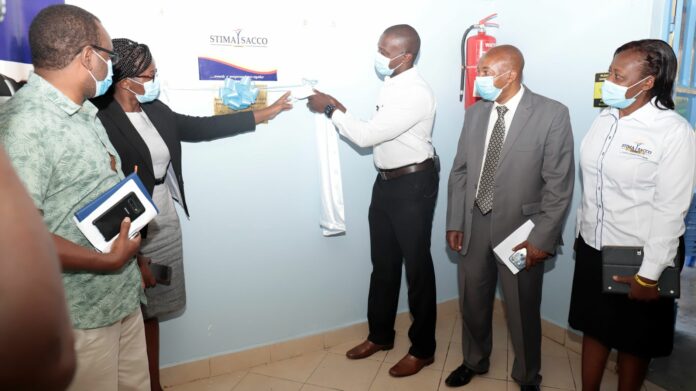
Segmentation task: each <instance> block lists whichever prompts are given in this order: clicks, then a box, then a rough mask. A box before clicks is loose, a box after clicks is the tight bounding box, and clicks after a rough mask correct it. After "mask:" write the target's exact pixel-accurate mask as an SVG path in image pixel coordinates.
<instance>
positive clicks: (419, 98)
mask: <svg viewBox="0 0 696 391" xmlns="http://www.w3.org/2000/svg"><path fill="white" fill-rule="evenodd" d="M419 50H420V37H419V36H418V33H417V32H416V30H415V29H414V28H413V27H411V26H408V25H396V26H392V27H389V28H388V29H386V30H385V31H384V33H383V34H382V35H381V37H380V39H379V42H378V53H377V56H376V58H375V69H376V71H377V72H378V73H379V74H380V75H381V76H383V77H384V86H383V87H382V90H381V91H380V94H379V98H378V100H377V112H376V113H375V115H374V116H373V117H372V119H370V120H369V121H363V120H360V119H358V118H355V117H353V116H352V115H351V114H350V113H349V112H347V110H346V108H345V107H344V106H343V105H342V104H341V103H340V102H339V101H337V100H336V99H334V98H333V97H331V96H329V95H326V94H323V93H320V92H317V93H316V94H315V95H313V96H311V97H310V98H309V102H308V104H307V106H308V107H309V108H310V110H312V111H314V112H319V113H321V112H323V113H325V114H326V115H327V116H328V117H329V118H331V120H332V121H333V123H334V125H335V126H336V127H337V128H338V131H339V132H340V133H341V134H342V135H343V136H345V137H346V138H348V139H349V140H350V141H351V142H353V143H355V144H356V145H358V146H360V147H372V148H373V152H374V162H375V166H376V168H377V170H378V171H379V174H378V175H377V179H376V180H375V185H374V187H373V191H372V202H371V204H370V212H369V223H370V248H371V253H372V266H373V271H372V276H371V278H370V293H369V298H368V309H367V318H368V323H369V327H370V334H369V336H368V337H367V340H365V341H364V342H363V343H361V344H360V345H358V346H356V347H354V348H353V349H351V350H349V351H348V352H347V353H346V356H348V358H350V359H361V358H366V357H369V356H371V355H372V354H374V353H376V352H378V351H380V350H389V349H391V348H392V347H393V346H394V335H395V332H394V320H395V317H396V309H397V304H398V299H399V288H400V285H401V268H402V263H403V264H404V265H405V268H406V281H407V282H408V302H409V307H410V309H411V315H412V316H413V323H412V325H411V328H410V329H409V333H408V335H409V338H410V339H411V348H410V349H409V352H408V354H407V355H406V356H405V357H404V358H402V359H401V361H399V362H398V363H397V364H396V365H394V366H393V367H392V368H391V369H390V370H389V374H390V375H392V376H395V377H402V376H409V375H413V374H415V373H417V372H418V371H420V370H421V369H422V368H423V367H425V366H426V365H430V364H432V363H433V356H434V354H435V319H436V302H435V297H436V294H435V273H434V270H433V260H432V257H431V255H430V235H431V230H432V222H433V212H434V210H435V201H436V199H437V190H438V182H439V177H438V172H437V164H436V159H437V157H436V156H435V151H434V148H433V145H432V140H431V135H432V130H433V121H434V120H435V97H434V95H433V92H432V90H431V89H430V86H428V84H427V83H426V82H425V80H423V78H422V77H421V76H420V74H419V73H418V70H417V69H416V68H415V67H414V62H415V60H416V58H417V57H418V51H419Z"/></svg>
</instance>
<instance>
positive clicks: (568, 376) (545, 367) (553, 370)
mask: <svg viewBox="0 0 696 391" xmlns="http://www.w3.org/2000/svg"><path fill="white" fill-rule="evenodd" d="M510 368H512V367H510ZM541 375H542V377H543V379H542V381H541V384H542V385H543V386H546V387H553V388H560V389H562V390H575V381H574V380H573V372H572V370H571V369H570V360H569V359H568V358H559V357H553V356H544V355H542V356H541Z"/></svg>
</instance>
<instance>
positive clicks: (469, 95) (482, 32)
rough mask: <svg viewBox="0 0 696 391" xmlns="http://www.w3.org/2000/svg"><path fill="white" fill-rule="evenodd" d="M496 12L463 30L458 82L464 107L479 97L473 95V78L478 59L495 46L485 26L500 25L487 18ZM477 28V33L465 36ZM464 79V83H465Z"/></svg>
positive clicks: (490, 17)
mask: <svg viewBox="0 0 696 391" xmlns="http://www.w3.org/2000/svg"><path fill="white" fill-rule="evenodd" d="M496 16H498V14H497V13H496V14H491V15H488V16H486V17H485V18H483V19H481V20H479V22H478V23H477V24H472V25H471V26H470V27H469V28H468V29H466V31H465V32H464V36H463V37H462V76H461V80H460V82H459V101H460V102H461V101H462V97H464V96H466V99H465V100H464V108H468V107H469V106H471V105H473V104H474V103H476V101H477V100H479V99H480V98H478V97H474V80H475V79H476V65H477V64H478V61H479V59H480V58H481V57H482V56H483V55H484V54H486V52H487V51H489V50H490V49H491V48H493V47H495V42H496V41H495V37H493V36H491V35H488V34H486V27H500V26H498V24H497V23H490V22H489V20H491V19H493V18H495V17H496ZM473 29H478V34H476V35H474V36H473V37H470V38H469V39H467V38H466V36H467V35H469V32H471V30H473ZM465 81H466V83H465Z"/></svg>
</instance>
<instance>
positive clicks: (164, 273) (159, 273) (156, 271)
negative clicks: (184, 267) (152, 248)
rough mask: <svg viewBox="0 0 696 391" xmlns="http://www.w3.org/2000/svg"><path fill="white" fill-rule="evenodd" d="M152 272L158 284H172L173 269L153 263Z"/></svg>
mask: <svg viewBox="0 0 696 391" xmlns="http://www.w3.org/2000/svg"><path fill="white" fill-rule="evenodd" d="M150 271H151V272H152V276H153V277H155V281H157V283H158V284H162V285H169V284H171V283H172V267H171V266H167V265H162V264H161V263H154V262H153V263H151V264H150Z"/></svg>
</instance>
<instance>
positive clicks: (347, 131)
mask: <svg viewBox="0 0 696 391" xmlns="http://www.w3.org/2000/svg"><path fill="white" fill-rule="evenodd" d="M331 119H332V121H333V123H334V125H336V127H337V128H338V131H339V132H340V133H341V134H342V135H343V136H345V137H347V138H348V139H349V140H350V141H352V142H353V143H355V144H356V145H358V146H360V147H373V158H374V162H375V166H377V168H380V169H393V168H398V167H403V166H407V165H409V164H413V163H420V162H422V161H424V160H426V159H428V158H431V157H433V155H434V149H433V145H432V133H433V122H434V121H435V95H434V94H433V91H432V89H431V88H430V86H429V85H428V83H426V82H425V80H423V78H422V77H421V76H420V74H419V73H418V70H417V69H416V68H415V67H414V68H411V69H409V70H407V71H404V72H403V73H401V74H399V75H398V76H395V77H391V78H390V77H388V78H386V79H385V80H384V85H383V86H382V90H381V91H380V94H379V98H378V100H377V112H376V113H375V115H374V116H373V117H372V119H370V120H369V121H362V120H360V119H357V118H354V117H353V116H352V115H351V114H350V113H348V112H346V113H343V112H341V111H340V110H336V111H334V113H333V115H332V117H331Z"/></svg>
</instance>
